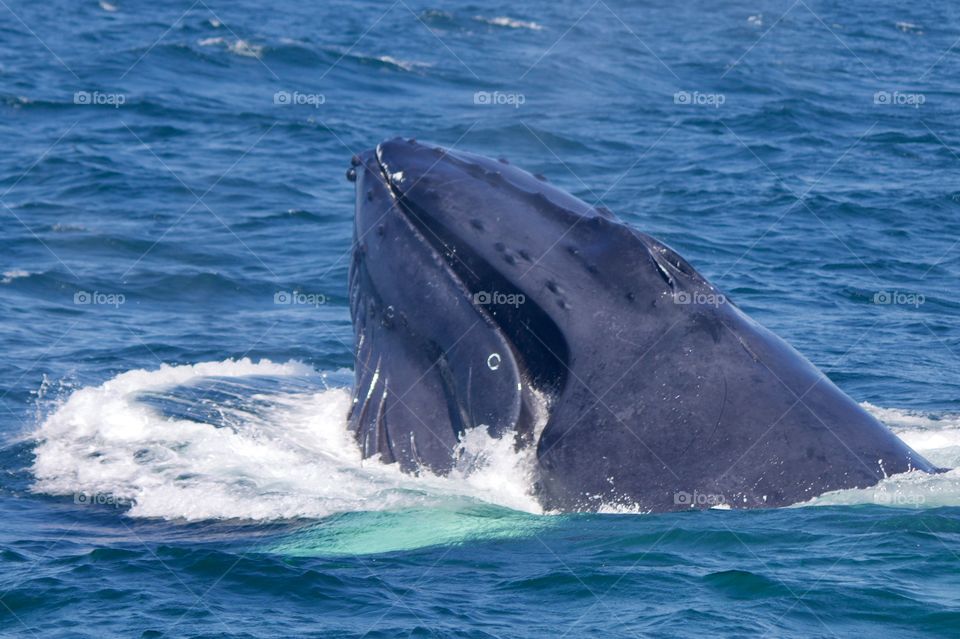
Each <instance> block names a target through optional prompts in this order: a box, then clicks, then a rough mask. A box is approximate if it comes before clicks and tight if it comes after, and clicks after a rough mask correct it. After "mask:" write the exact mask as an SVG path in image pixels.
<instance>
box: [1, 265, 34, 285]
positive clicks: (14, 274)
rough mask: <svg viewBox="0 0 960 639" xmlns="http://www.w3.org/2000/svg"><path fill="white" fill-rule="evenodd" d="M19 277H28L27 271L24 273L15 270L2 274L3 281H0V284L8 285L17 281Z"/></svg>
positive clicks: (20, 270)
mask: <svg viewBox="0 0 960 639" xmlns="http://www.w3.org/2000/svg"><path fill="white" fill-rule="evenodd" d="M21 277H30V272H29V271H24V270H22V269H19V268H15V269H13V270H10V271H4V272H3V279H2V280H0V284H9V283H10V282H12V281H13V280H16V279H19V278H21Z"/></svg>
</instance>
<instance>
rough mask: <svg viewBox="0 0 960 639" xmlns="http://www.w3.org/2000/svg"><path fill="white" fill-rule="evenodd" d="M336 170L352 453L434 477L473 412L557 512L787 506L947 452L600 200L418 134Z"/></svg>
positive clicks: (454, 457)
mask: <svg viewBox="0 0 960 639" xmlns="http://www.w3.org/2000/svg"><path fill="white" fill-rule="evenodd" d="M347 177H348V178H349V179H350V180H351V181H353V182H355V188H356V210H355V219H354V243H353V254H352V260H351V266H350V274H349V287H350V311H351V316H352V319H353V324H354V331H355V347H356V361H355V363H356V382H355V386H354V389H353V404H352V408H351V411H350V417H349V428H350V429H351V430H352V432H353V433H354V435H355V436H356V439H357V442H358V444H359V446H360V447H361V449H362V452H363V455H364V456H365V457H371V456H379V458H380V459H381V461H383V462H386V463H396V464H399V466H400V468H401V469H402V470H404V471H406V472H409V473H418V472H421V471H422V470H425V469H426V470H429V471H430V472H433V473H436V474H441V475H442V474H445V473H449V472H450V471H451V469H453V468H454V467H456V465H457V463H458V456H459V455H460V454H461V452H462V448H461V445H460V442H461V438H462V436H463V434H464V433H465V432H466V431H467V430H469V429H473V428H485V429H486V430H487V431H488V432H489V434H490V435H491V436H492V437H497V438H501V437H511V438H513V439H514V441H515V445H516V447H517V448H528V449H532V452H533V453H534V458H535V465H536V469H535V476H536V480H535V485H534V487H533V490H534V491H535V494H536V496H537V498H538V499H539V501H540V502H541V504H542V505H543V507H544V508H545V509H547V510H550V511H559V512H574V511H596V510H599V509H601V508H604V507H610V506H622V507H630V508H635V509H639V510H643V511H654V512H657V511H672V510H682V509H689V508H691V507H693V508H703V507H710V506H718V505H725V506H727V507H731V508H764V507H778V506H785V505H789V504H793V503H797V502H802V501H806V500H808V499H811V498H813V497H815V496H817V495H820V494H822V493H825V492H828V491H832V490H838V489H845V488H854V487H868V486H871V485H874V484H876V483H877V482H879V481H880V480H881V479H883V478H884V477H886V476H888V475H892V474H895V473H902V472H906V471H910V470H917V471H926V472H936V471H937V470H938V469H937V468H935V467H934V466H933V465H931V464H930V463H929V462H928V461H927V460H925V459H924V458H923V457H922V456H920V455H919V454H917V453H916V452H915V451H914V450H912V449H911V448H910V447H909V446H907V445H906V444H905V443H904V442H903V441H901V440H900V439H898V438H897V437H896V436H895V435H894V434H893V433H891V432H890V431H889V430H888V429H887V428H886V427H885V426H884V425H883V424H881V423H880V422H878V421H877V420H876V419H875V418H874V417H872V416H871V415H870V414H868V413H867V412H866V411H864V410H863V409H862V408H861V407H860V406H859V405H858V404H857V403H856V402H854V401H853V400H852V399H851V398H850V397H848V396H847V395H846V394H844V393H843V392H842V391H841V390H840V389H839V388H838V387H837V386H836V385H835V384H833V383H832V382H831V381H830V380H829V379H828V378H827V377H826V376H825V375H824V374H823V373H822V372H821V371H819V370H818V369H817V368H816V367H815V366H814V365H813V364H811V363H810V362H809V361H808V360H807V359H805V358H804V357H803V356H802V355H801V354H800V353H798V352H797V351H796V350H794V349H793V348H792V347H791V346H789V345H788V344H787V343H786V342H784V341H783V340H782V339H780V338H779V337H777V336H776V335H774V334H773V333H772V332H770V331H769V330H767V329H765V328H764V327H762V326H761V325H760V324H758V323H757V322H755V321H754V320H752V319H751V318H750V317H748V316H747V315H746V314H745V313H744V312H743V311H741V310H740V309H739V308H738V307H737V306H736V304H735V303H733V302H732V301H730V300H729V299H728V298H726V297H725V296H724V295H723V294H722V293H721V292H720V291H719V290H718V289H716V288H715V287H714V286H713V285H711V284H710V282H708V281H707V280H706V279H705V278H704V277H703V276H702V275H701V274H700V273H699V272H697V270H696V269H695V268H693V266H691V265H690V263H688V262H687V261H686V260H685V259H684V258H682V257H681V256H680V255H678V254H677V253H676V252H675V251H674V250H673V249H671V248H670V247H669V246H667V245H666V244H664V243H663V242H660V241H658V240H657V239H655V238H653V237H651V236H649V235H647V234H645V233H643V232H641V231H639V230H637V229H634V228H632V227H631V226H629V225H627V224H625V223H623V222H621V221H620V220H619V219H618V218H616V217H615V215H614V214H613V213H612V212H611V211H609V210H608V209H606V208H604V207H593V206H590V205H588V204H587V203H585V202H583V201H582V200H580V199H578V198H576V197H574V196H572V195H570V194H568V193H566V192H564V191H562V190H560V189H558V188H556V187H554V186H552V185H550V184H549V183H547V182H546V180H545V179H543V178H542V177H541V176H534V175H531V174H529V173H527V172H525V171H523V170H521V169H519V168H517V167H515V166H513V165H512V164H510V163H508V162H506V161H505V160H495V159H490V158H486V157H482V156H479V155H474V154H471V153H467V152H461V151H454V150H450V149H445V148H442V147H438V146H432V145H428V144H424V143H420V142H417V141H416V140H413V139H409V140H407V139H399V138H398V139H392V140H389V141H385V142H383V143H381V144H379V145H378V146H377V147H376V148H375V149H371V150H369V151H366V152H364V153H362V154H360V155H358V156H354V157H353V158H352V161H351V167H350V168H349V169H348V171H347Z"/></svg>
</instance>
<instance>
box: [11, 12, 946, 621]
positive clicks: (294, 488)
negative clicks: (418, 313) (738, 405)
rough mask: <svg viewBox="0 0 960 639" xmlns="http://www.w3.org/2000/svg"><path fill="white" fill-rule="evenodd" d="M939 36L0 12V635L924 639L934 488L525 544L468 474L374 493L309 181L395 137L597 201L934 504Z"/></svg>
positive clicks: (513, 499)
mask: <svg viewBox="0 0 960 639" xmlns="http://www.w3.org/2000/svg"><path fill="white" fill-rule="evenodd" d="M958 37H960V8H958V7H957V6H955V5H953V4H951V3H937V2H931V1H930V0H918V1H917V2H911V3H907V4H904V3H898V2H892V1H889V0H882V1H881V2H865V1H862V0H857V1H855V2H837V1H820V0H796V1H793V2H791V1H790V0H786V1H783V2H762V1H754V2H744V1H740V0H734V1H733V2H726V3H711V2H706V1H704V0H698V1H695V2H688V3H651V2H641V3H631V2H623V1H620V0H596V1H591V0H586V1H584V2H572V1H566V0H559V1H551V2H543V1H534V2H530V3H523V4H518V3H506V2H492V3H469V2H459V1H454V2H443V3H440V2H435V3H430V2H420V1H419V0H397V1H396V2H392V3H391V2H389V1H387V2H380V3H375V2H366V1H361V0H352V1H349V2H344V1H339V0H332V1H330V2H323V3H297V2H289V1H285V0H280V1H278V2H273V3H263V2H250V1H249V0H240V1H238V2H232V3H228V2H220V1H213V0H198V1H197V2H193V3H190V2H187V1H183V2H179V1H178V2H171V3H160V4H157V3H148V2H143V1H142V0H137V1H133V0H131V1H127V0H101V1H100V2H99V3H97V2H93V1H86V2H82V3H78V2H66V1H64V0H52V1H51V2H46V3H32V2H24V1H20V0H18V1H11V0H6V1H5V2H0V142H2V148H3V150H4V153H2V154H0V216H2V219H3V221H4V223H3V224H2V225H0V318H2V319H0V354H2V356H3V365H2V366H0V518H2V521H3V522H4V525H3V526H0V636H3V637H78V638H79V637H295V636H296V637H301V636H302V637H544V636H547V637H554V638H556V637H568V636H569V637H586V636H591V637H592V636H603V637H611V636H612V637H648V636H649V637H705V636H708V637H713V636H717V637H745V636H750V637H764V636H768V637H847V636H854V635H858V636H896V637H935V636H940V637H955V636H958V634H960V576H958V567H960V471H951V472H948V473H945V474H942V475H938V476H923V475H904V476H895V477H890V478H888V479H887V480H885V481H884V482H882V483H881V484H880V485H879V486H878V487H876V488H873V489H869V490H856V491H844V492H841V493H836V494H831V495H826V496H823V497H821V498H819V499H817V500H815V501H814V502H813V503H811V504H805V505H802V506H799V507H793V508H787V509H781V510H769V511H762V512H760V511H753V512H745V511H730V510H716V509H714V510H706V511H698V512H684V513H676V514H667V515H650V514H642V513H630V512H605V513H602V514H594V515H557V514H550V513H543V512H541V510H540V509H539V507H538V506H537V503H536V501H535V500H534V499H533V498H532V497H531V496H530V494H529V486H530V463H531V460H530V459H528V458H526V457H525V456H524V455H522V454H516V453H514V452H512V451H511V450H510V447H509V446H505V445H504V443H503V442H497V441H491V440H489V439H486V438H484V437H483V436H479V435H476V434H471V436H469V437H468V438H467V439H466V441H464V443H463V445H464V448H465V450H467V451H468V452H469V453H471V456H472V457H473V458H476V459H480V460H482V461H483V463H482V464H480V469H479V470H476V471H474V472H466V471H462V472H461V471H458V472H455V473H454V474H452V475H451V476H449V477H445V478H440V477H430V476H422V477H409V476H405V475H401V474H400V473H398V472H397V471H396V469H395V468H393V467H390V466H386V465H382V464H379V463H378V462H377V461H376V460H366V461H362V460H361V459H360V455H359V452H358V450H357V449H356V447H355V446H354V444H353V443H352V441H351V440H350V439H349V437H347V436H346V434H345V431H344V425H345V415H346V411H347V408H348V405H349V386H350V384H351V380H352V371H351V366H352V352H351V346H352V330H351V326H350V319H349V313H348V308H347V299H346V293H347V291H346V279H347V277H346V276H347V266H348V257H349V251H350V239H351V233H352V226H351V225H352V213H353V186H352V185H351V184H350V183H348V182H347V181H346V180H345V179H344V171H345V169H346V168H347V167H348V166H349V159H350V156H351V155H352V154H354V153H356V152H359V151H362V150H364V149H367V148H370V147H371V146H373V145H374V144H376V143H377V142H379V141H381V140H383V139H385V138H388V137H392V136H395V135H406V136H415V137H417V138H419V139H423V140H428V141H432V142H436V143H440V144H444V145H448V146H454V147H456V148H461V149H464V150H470V151H474V152H478V153H482V154H486V155H492V156H504V157H507V158H509V159H510V160H511V161H512V162H513V163H515V164H518V165H520V166H522V167H524V168H526V169H528V170H530V171H532V172H539V173H543V174H545V175H547V176H548V177H549V178H550V180H551V181H552V182H553V183H555V184H558V185H559V186H561V187H563V188H565V189H567V190H569V191H571V192H572V193H574V194H575V195H577V196H579V197H581V198H583V199H585V200H586V201H588V202H591V203H602V204H605V205H606V206H608V207H610V208H611V209H613V210H614V211H615V212H616V213H617V214H618V215H620V216H621V217H622V218H624V219H625V220H627V221H629V222H630V223H632V224H634V225H636V226H637V227H639V228H641V229H643V230H644V231H646V232H649V233H651V234H652V235H654V236H656V237H658V238H660V239H662V240H664V241H666V242H668V243H669V244H670V245H672V246H673V247H674V248H676V249H677V250H678V251H679V252H680V253H681V254H682V255H684V256H685V257H686V258H687V259H688V260H690V261H691V262H692V263H693V264H694V265H695V266H696V267H697V268H698V269H699V270H700V271H701V272H702V273H703V274H704V275H705V276H707V277H708V278H709V279H710V280H711V281H712V282H713V283H715V284H716V285H717V286H718V287H720V288H721V289H722V290H724V291H725V293H726V294H727V295H728V296H730V297H731V298H732V299H734V300H735V301H736V302H737V303H738V304H739V305H740V306H741V307H742V308H743V309H744V310H746V311H747V312H748V313H749V314H751V315H752V316H753V317H754V318H755V319H757V320H759V321H760V322H762V323H764V324H765V325H766V326H768V327H769V328H771V329H772V330H774V331H775V332H777V333H778V334H780V335H781V336H782V337H784V338H786V339H787V340H788V341H789V342H791V343H792V344H793V345H794V346H795V347H797V348H798V349H799V350H800V351H801V352H802V353H804V354H805V355H806V356H807V357H808V358H810V359H811V360H812V361H813V362H814V363H815V364H817V365H818V366H820V367H821V368H822V369H823V370H824V371H825V372H826V373H827V374H828V375H829V376H830V377H831V379H833V380H834V381H835V382H836V383H837V384H839V385H840V387H841V388H843V389H844V390H845V391H846V392H847V393H849V394H850V395H851V396H852V397H853V398H854V399H855V400H856V401H858V402H862V403H863V404H864V405H865V406H866V407H867V408H868V410H870V411H872V412H874V413H875V414H876V415H877V416H878V417H879V418H880V419H881V420H883V421H884V422H886V423H887V424H888V425H889V426H890V427H891V428H892V429H893V430H894V431H895V432H897V433H898V434H899V435H900V436H901V437H903V438H904V439H905V440H906V441H907V442H908V443H909V444H911V445H912V446H914V447H915V448H917V449H918V450H920V451H922V452H923V453H924V454H925V455H926V456H928V458H930V459H931V460H932V461H934V462H935V463H938V464H940V465H942V466H945V467H954V466H958V465H960V325H958V321H957V318H958V311H960V285H958V281H960V186H958V182H957V176H958V169H960V134H958V132H957V129H956V122H957V119H958V116H960V99H958V98H960V81H958V77H960V75H958V72H960V47H958V45H957V39H958ZM283 302H287V303H283ZM611 510H613V509H611Z"/></svg>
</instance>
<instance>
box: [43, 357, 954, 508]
mask: <svg viewBox="0 0 960 639" xmlns="http://www.w3.org/2000/svg"><path fill="white" fill-rule="evenodd" d="M331 376H332V377H337V375H336V374H334V373H331V374H327V373H319V372H317V371H315V370H313V369H312V368H310V367H308V366H305V365H303V364H300V363H297V362H289V363H284V364H278V363H273V362H270V361H266V360H263V361H260V362H251V361H250V360H248V359H242V360H236V361H234V360H226V361H222V362H205V363H200V364H194V365H181V366H168V365H164V366H161V367H160V368H159V369H157V370H149V371H148V370H133V371H128V372H126V373H122V374H120V375H117V376H116V377H114V378H113V379H111V380H109V381H107V382H105V383H104V384H102V385H100V386H95V387H86V388H81V389H79V390H74V391H73V392H72V394H71V395H70V396H69V397H68V398H67V399H66V400H64V401H62V402H61V403H60V404H59V405H57V406H55V407H54V409H53V410H52V411H51V412H50V414H49V415H48V416H47V417H46V418H45V419H44V420H43V422H42V424H41V426H40V427H39V429H38V430H37V432H36V433H35V434H34V438H35V439H36V440H37V446H36V449H35V462H34V465H33V473H34V476H35V478H36V482H35V484H34V490H35V491H37V492H43V493H49V494H54V495H74V496H77V497H78V498H79V499H87V500H90V501H94V500H97V501H103V500H104V496H109V499H110V500H119V501H121V502H123V503H126V504H129V506H130V509H129V511H128V514H129V515H131V516H135V517H159V518H164V519H183V520H201V519H248V520H277V519H295V518H309V519H320V518H324V517H327V516H330V515H333V514H337V513H347V512H374V511H375V512H381V511H403V510H405V509H406V510H409V509H425V508H439V509H450V508H460V507H470V506H469V504H477V503H487V504H493V505H496V506H500V507H505V508H509V509H512V510H517V511H524V512H526V513H536V514H540V513H542V512H543V511H542V509H541V507H540V506H539V504H538V503H537V501H536V498H535V497H533V496H532V494H531V491H532V486H533V481H534V457H533V456H534V455H535V452H534V451H533V450H530V449H528V450H525V451H521V452H517V451H515V450H514V448H513V442H512V441H511V440H510V439H509V438H504V439H502V440H496V439H493V438H491V437H489V436H488V435H487V434H486V431H485V429H483V428H477V429H474V430H472V431H470V432H468V433H467V434H466V435H465V437H464V438H463V442H462V448H463V450H462V451H461V452H462V453H463V454H462V455H461V459H462V460H464V462H463V464H461V466H460V467H458V468H456V469H455V470H454V471H453V472H452V473H451V474H450V475H449V476H447V477H438V476H435V475H432V474H430V473H422V474H421V475H420V476H411V475H406V474H403V473H401V472H400V471H399V469H398V467H397V466H396V465H395V464H394V465H387V464H382V463H380V462H379V461H378V460H377V459H375V458H374V459H366V460H365V459H363V458H362V456H361V454H360V451H359V448H358V447H357V445H356V443H355V441H354V440H353V437H352V436H351V435H350V433H349V432H348V431H347V429H346V426H345V424H346V421H347V413H348V411H349V407H350V394H349V391H348V389H347V388H346V387H345V384H346V383H348V381H345V382H341V383H340V385H339V386H336V385H331V383H330V381H329V378H330V377H331ZM340 377H342V378H343V379H344V380H349V374H342V375H340ZM265 378H270V379H272V380H274V383H272V384H268V385H266V386H265V387H262V388H261V389H260V390H257V386H256V383H257V382H256V380H263V379H265ZM203 380H215V381H216V380H220V381H224V380H226V381H227V382H230V383H235V384H242V383H243V382H244V380H253V381H252V382H251V386H250V387H249V388H252V389H254V390H252V391H250V392H249V393H248V394H247V395H246V396H240V397H239V400H238V402H229V403H220V404H216V403H215V402H214V405H213V406H212V407H211V406H210V405H209V404H210V403H211V402H212V401H213V400H209V399H204V398H203V397H188V398H187V405H188V408H189V404H190V402H193V403H195V404H196V406H200V405H202V404H206V405H207V406H206V410H207V412H208V413H209V412H210V409H212V411H213V413H214V414H215V415H218V416H219V419H204V418H196V417H193V416H190V415H193V413H187V414H186V415H184V414H176V415H173V416H171V415H167V414H164V413H163V412H162V411H159V410H157V408H156V406H154V405H151V404H150V402H148V401H144V397H145V395H149V394H151V393H153V394H160V395H161V396H162V394H163V393H164V392H167V391H171V390H172V389H176V388H177V387H180V386H183V385H189V384H192V383H195V382H199V381H203ZM284 380H288V382H287V383H286V385H285V382H284ZM304 380H308V381H307V383H304ZM203 394H204V393H203V392H202V391H199V392H197V395H200V396H202V395H203ZM175 399H176V398H175ZM177 401H183V400H182V398H179V399H177ZM196 406H195V407H196ZM864 407H865V408H866V409H867V410H869V411H870V412H872V413H873V414H874V415H876V416H877V417H878V418H879V419H881V420H883V421H885V422H886V423H887V424H888V425H889V426H890V427H891V428H892V429H893V430H894V432H896V433H897V435H899V436H900V437H901V438H903V439H904V440H905V441H906V442H907V443H908V444H910V445H911V446H912V447H913V448H915V449H916V450H918V451H919V452H921V453H922V454H924V455H925V456H927V457H928V458H929V459H930V460H931V461H932V462H933V463H935V464H938V465H940V466H944V467H951V468H955V467H957V466H958V465H960V416H954V417H940V418H937V417H931V416H925V415H921V414H918V413H911V412H907V411H898V410H894V409H884V408H879V407H876V406H872V405H870V404H865V405H864ZM543 421H545V420H543ZM94 496H96V497H94ZM860 503H873V504H882V505H889V506H904V507H917V506H928V507H929V506H938V505H946V504H952V505H956V504H960V470H953V471H950V472H947V473H944V474H940V475H928V474H925V473H919V472H917V473H906V474H902V475H896V476H893V477H890V478H888V479H885V480H884V481H882V482H881V483H880V484H879V485H877V486H875V487H872V488H868V489H863V490H844V491H838V492H835V493H830V494H827V495H824V496H821V497H819V498H817V499H814V500H812V501H811V502H808V503H807V505H829V504H860ZM603 510H604V511H605V512H623V513H630V512H637V511H636V509H631V508H626V507H623V506H620V505H610V506H609V507H605V508H604V509H603Z"/></svg>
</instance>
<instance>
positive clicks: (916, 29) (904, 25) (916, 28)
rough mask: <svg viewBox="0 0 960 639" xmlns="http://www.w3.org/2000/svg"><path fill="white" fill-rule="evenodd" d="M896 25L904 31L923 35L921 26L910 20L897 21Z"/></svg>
mask: <svg viewBox="0 0 960 639" xmlns="http://www.w3.org/2000/svg"><path fill="white" fill-rule="evenodd" d="M896 27H897V28H898V29H900V30H901V31H903V32H904V33H915V34H917V35H923V27H922V26H920V25H919V24H914V23H912V22H905V21H901V22H897V23H896Z"/></svg>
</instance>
